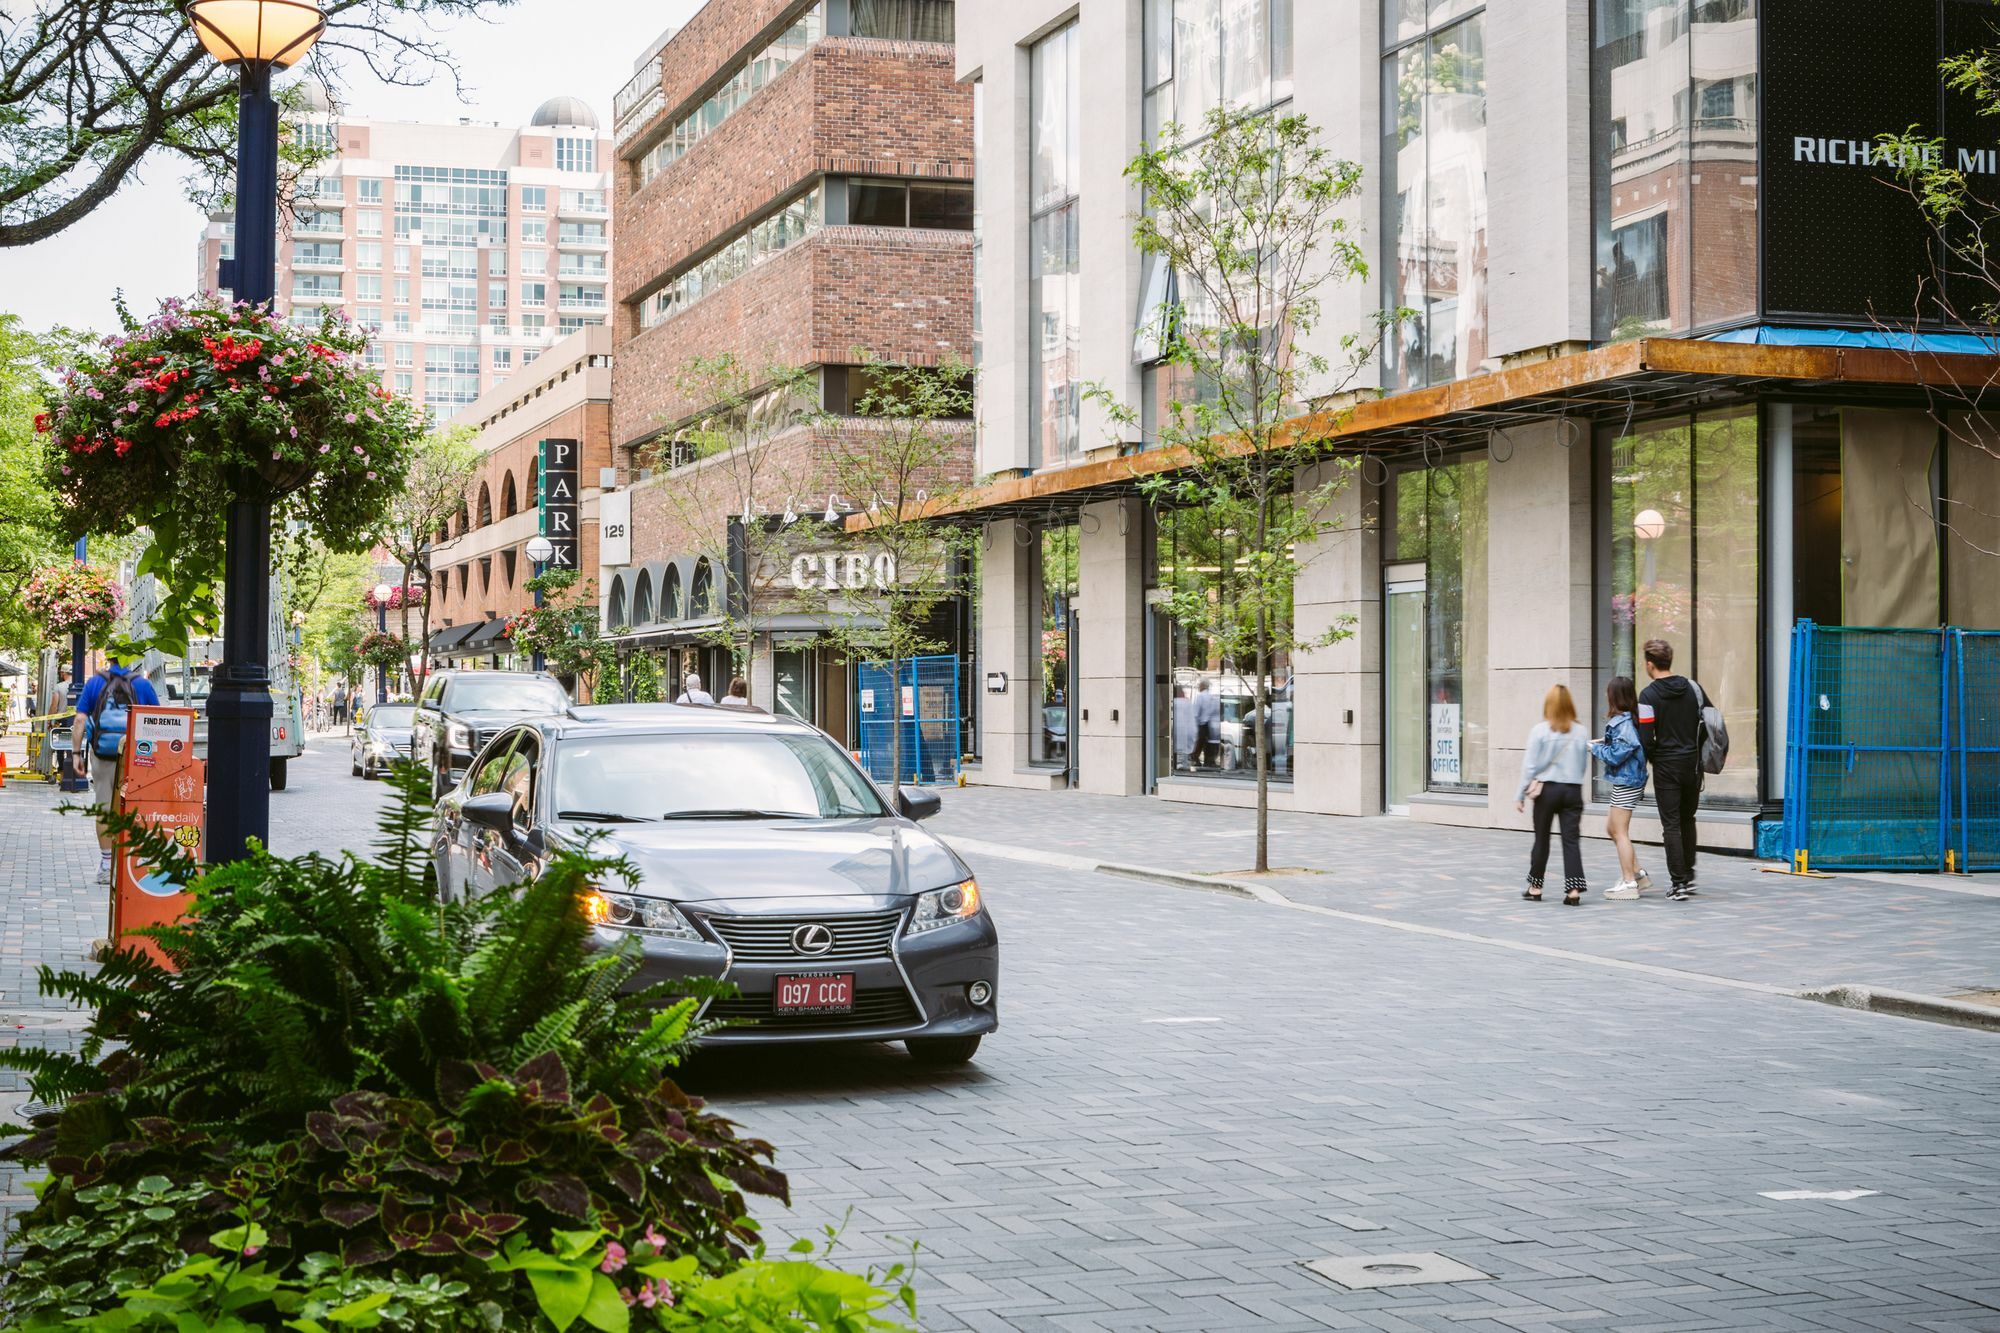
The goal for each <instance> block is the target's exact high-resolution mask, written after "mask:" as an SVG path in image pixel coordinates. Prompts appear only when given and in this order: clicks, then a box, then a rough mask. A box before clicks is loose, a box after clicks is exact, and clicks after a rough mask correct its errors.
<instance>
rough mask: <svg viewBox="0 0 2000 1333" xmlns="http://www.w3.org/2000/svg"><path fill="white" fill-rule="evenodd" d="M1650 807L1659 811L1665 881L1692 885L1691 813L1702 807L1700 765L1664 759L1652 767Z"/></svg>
mask: <svg viewBox="0 0 2000 1333" xmlns="http://www.w3.org/2000/svg"><path fill="white" fill-rule="evenodd" d="M1653 803H1654V804H1655V805H1656V806H1658V807H1659V811H1660V841H1661V842H1662V843H1664V844H1666V851H1667V878H1669V879H1670V880H1672V881H1673V882H1674V883H1675V884H1676V885H1681V884H1692V883H1694V811H1695V807H1696V806H1698V805H1700V804H1701V765H1700V764H1698V763H1696V762H1695V761H1694V760H1693V759H1663V760H1660V761H1658V762H1656V763H1655V764H1654V765H1653Z"/></svg>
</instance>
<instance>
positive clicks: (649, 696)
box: [625, 648, 665, 704]
mask: <svg viewBox="0 0 2000 1333" xmlns="http://www.w3.org/2000/svg"><path fill="white" fill-rule="evenodd" d="M625 693H626V697H627V698H628V699H630V700H631V701H632V702H633V703H635V704H656V703H659V702H661V701H662V699H664V698H665V694H664V691H663V689H662V686H661V682H660V659H659V658H658V657H657V656H655V655H654V654H652V653H649V652H647V651H645V650H644V649H643V648H642V649H640V650H639V651H638V652H637V653H634V654H633V655H632V668H631V680H630V682H629V688H628V689H627V690H626V692H625Z"/></svg>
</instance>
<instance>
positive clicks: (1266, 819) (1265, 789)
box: [1250, 602, 1271, 874]
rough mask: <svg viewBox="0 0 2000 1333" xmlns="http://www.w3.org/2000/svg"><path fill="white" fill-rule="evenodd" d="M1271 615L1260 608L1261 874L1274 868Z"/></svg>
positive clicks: (1255, 720)
mask: <svg viewBox="0 0 2000 1333" xmlns="http://www.w3.org/2000/svg"><path fill="white" fill-rule="evenodd" d="M1268 614H1269V612H1268V611H1267V609H1266V608H1265V607H1264V606H1263V605H1262V604H1261V602H1260V604H1259V605H1258V607H1257V661H1256V666H1255V670H1256V672H1257V688H1256V691H1255V693H1254V694H1253V696H1252V698H1253V702H1252V704H1251V711H1250V717H1251V721H1252V724H1253V726H1252V734H1253V735H1254V736H1255V738H1256V744H1257V873H1259V874H1263V873H1264V872H1265V871H1267V870H1269V869H1270V868H1271V721H1270V717H1269V713H1270V697H1271V690H1270V684H1269V681H1270V655H1271V647H1270V643H1271V636H1270V622H1269V621H1268V619H1267V618H1266V617H1267V616H1268Z"/></svg>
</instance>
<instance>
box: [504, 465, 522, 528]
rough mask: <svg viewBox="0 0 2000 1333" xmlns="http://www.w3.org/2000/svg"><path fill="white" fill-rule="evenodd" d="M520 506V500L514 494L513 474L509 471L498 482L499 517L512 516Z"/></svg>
mask: <svg viewBox="0 0 2000 1333" xmlns="http://www.w3.org/2000/svg"><path fill="white" fill-rule="evenodd" d="M520 508H521V506H520V502H519V501H518V500H517V499H516V498H515V495H514V474H513V473H511V472H509V473H508V474H507V477H506V479H505V480H504V481H502V482H501V483H500V517H502V518H512V517H514V515H515V514H516V513H517V512H518V511H519V510H520Z"/></svg>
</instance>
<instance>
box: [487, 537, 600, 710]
mask: <svg viewBox="0 0 2000 1333" xmlns="http://www.w3.org/2000/svg"><path fill="white" fill-rule="evenodd" d="M527 589H528V591H529V592H539V593H541V594H542V604H541V605H540V606H538V607H534V608H532V609H530V610H527V611H523V612H521V613H520V614H519V615H517V616H515V617H514V619H513V621H512V623H511V624H510V625H509V627H508V631H507V633H508V637H509V638H511V639H513V641H514V644H515V646H516V647H518V648H520V649H521V650H522V651H523V652H530V653H536V652H538V653H540V654H541V655H542V659H543V660H544V661H545V662H547V663H548V668H549V670H551V671H553V672H556V673H557V674H558V675H564V676H574V677H575V678H576V679H577V680H578V681H579V682H581V684H582V686H583V689H584V690H586V691H591V692H592V697H593V698H595V697H596V696H595V692H594V689H595V686H596V683H597V673H598V672H599V671H600V670H601V669H602V668H603V667H604V666H605V664H607V663H609V662H612V661H615V660H616V654H617V647H616V645H614V644H613V643H611V641H610V640H608V639H606V638H605V637H604V636H603V635H602V634H600V633H599V632H598V626H597V585H596V584H595V583H593V582H592V581H591V580H589V579H583V578H581V577H580V576H579V575H578V574H577V572H576V571H575V570H573V569H549V570H544V571H543V572H542V573H540V574H537V575H535V577H533V578H531V579H529V580H528V582H527Z"/></svg>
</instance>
